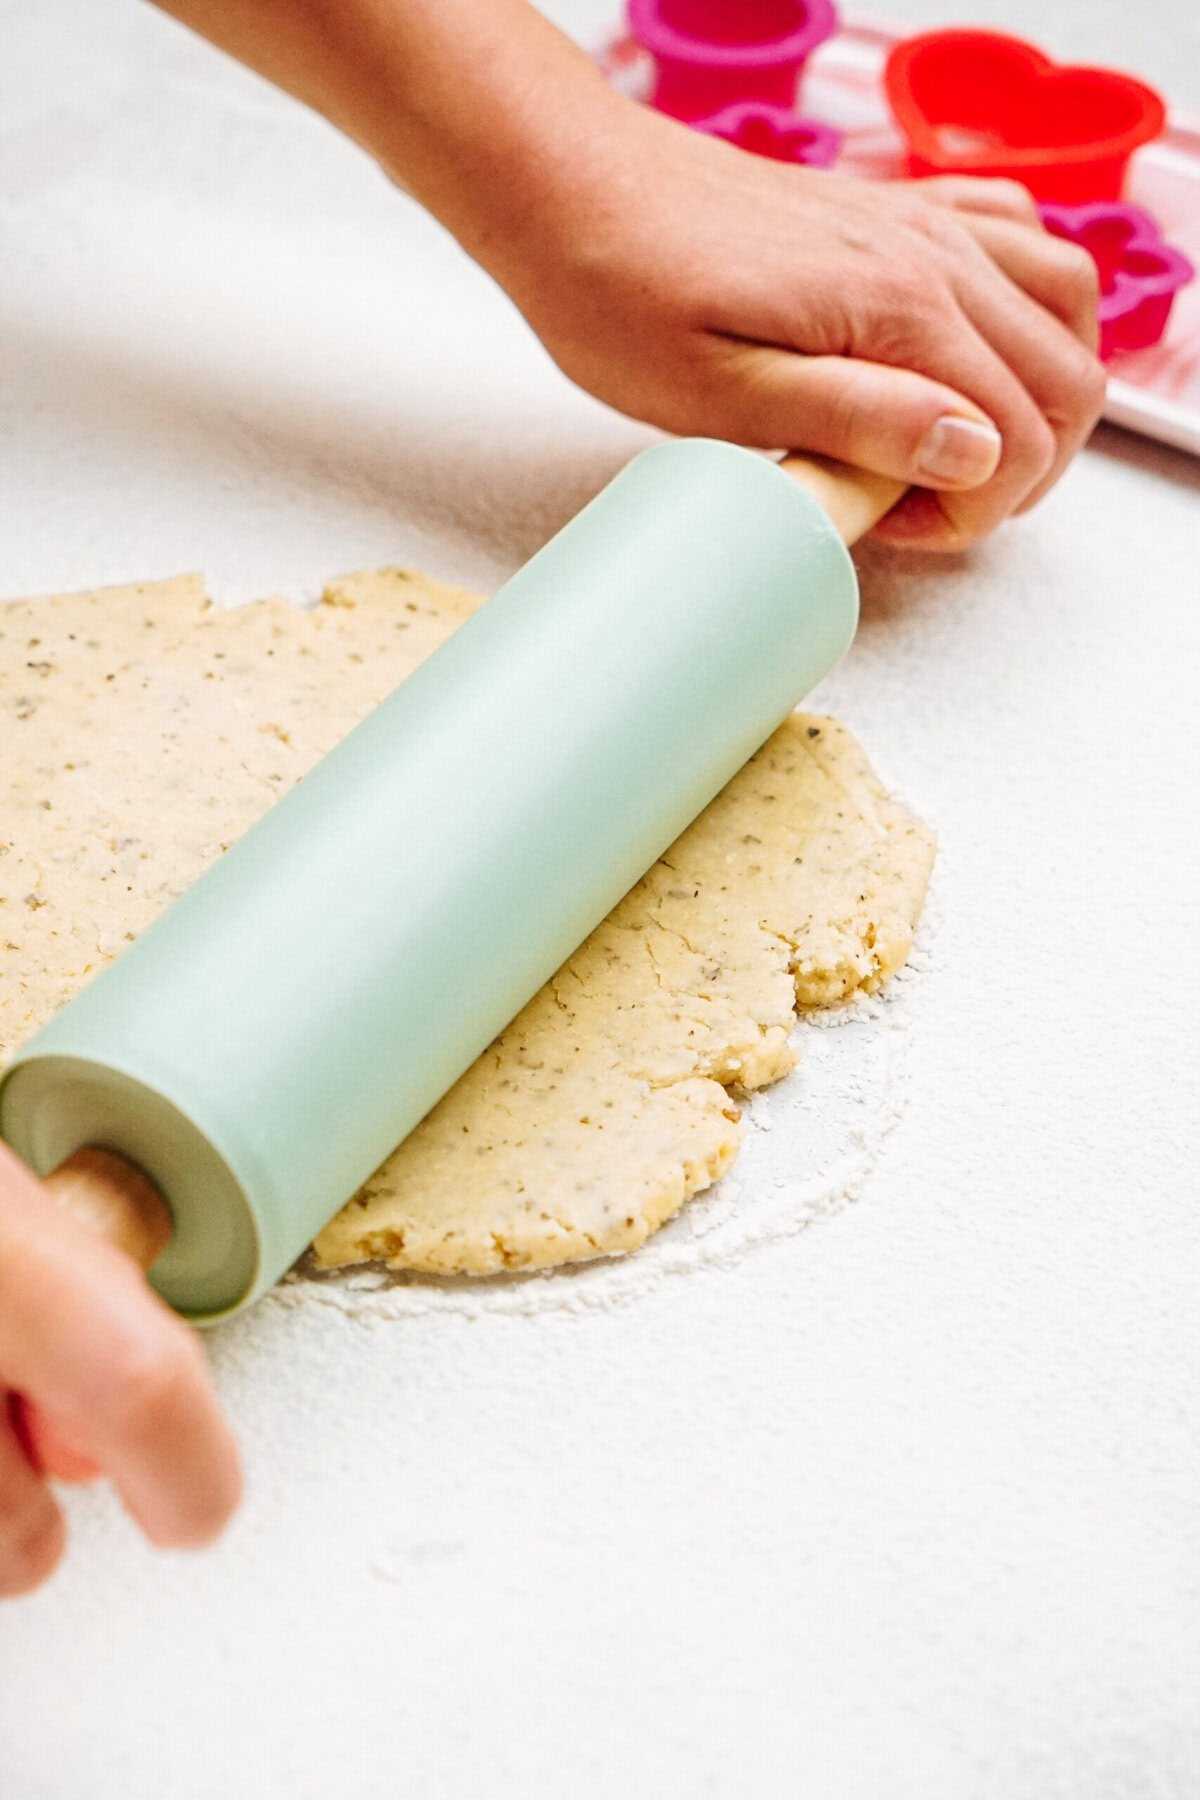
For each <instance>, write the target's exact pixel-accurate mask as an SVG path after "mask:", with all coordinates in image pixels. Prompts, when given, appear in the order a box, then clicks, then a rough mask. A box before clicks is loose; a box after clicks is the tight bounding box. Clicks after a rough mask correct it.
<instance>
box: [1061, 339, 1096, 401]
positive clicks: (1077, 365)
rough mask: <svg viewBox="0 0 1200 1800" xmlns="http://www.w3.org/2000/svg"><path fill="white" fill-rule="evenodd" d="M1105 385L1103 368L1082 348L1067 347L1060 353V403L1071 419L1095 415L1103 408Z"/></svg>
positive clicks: (1078, 345) (1073, 345)
mask: <svg viewBox="0 0 1200 1800" xmlns="http://www.w3.org/2000/svg"><path fill="white" fill-rule="evenodd" d="M1107 387H1108V382H1107V377H1106V376H1105V373H1104V365H1103V363H1102V362H1100V360H1099V359H1098V358H1097V357H1095V356H1093V355H1092V353H1091V352H1090V351H1089V350H1086V349H1085V348H1084V346H1083V345H1082V344H1077V343H1074V342H1073V343H1071V344H1070V345H1069V346H1068V348H1067V349H1066V350H1065V351H1064V353H1063V366H1062V379H1061V384H1060V388H1061V397H1062V398H1061V403H1062V405H1063V406H1064V407H1065V409H1066V410H1067V411H1068V412H1069V414H1070V416H1071V417H1072V418H1081V419H1082V418H1087V417H1090V416H1092V415H1093V414H1098V413H1099V412H1101V411H1102V409H1103V406H1104V400H1105V395H1106V392H1107Z"/></svg>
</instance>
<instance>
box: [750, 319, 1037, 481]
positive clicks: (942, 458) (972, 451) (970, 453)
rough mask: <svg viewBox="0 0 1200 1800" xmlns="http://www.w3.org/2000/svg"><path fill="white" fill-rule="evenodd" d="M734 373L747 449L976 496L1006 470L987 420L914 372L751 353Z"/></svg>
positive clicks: (761, 350)
mask: <svg viewBox="0 0 1200 1800" xmlns="http://www.w3.org/2000/svg"><path fill="white" fill-rule="evenodd" d="M731 372H732V373H733V374H734V376H735V379H736V378H737V377H739V376H740V378H741V385H742V388H743V394H744V399H743V401H742V403H741V406H739V408H738V410H739V412H742V411H743V410H744V412H745V414H746V417H745V421H744V422H745V424H746V425H747V426H750V428H751V429H750V435H749V436H748V437H747V436H742V441H743V442H751V443H759V444H765V443H771V444H777V445H784V446H786V448H787V449H789V450H815V451H817V452H818V453H819V454H820V455H822V456H832V457H835V458H836V459H837V460H838V461H839V462H847V463H853V464H854V465H855V466H856V467H858V468H860V469H871V470H873V471H874V472H875V473H876V474H877V475H890V476H892V477H893V478H894V479H895V480H897V481H905V482H908V483H909V484H910V485H911V486H914V487H923V488H950V489H954V490H960V489H964V488H974V487H979V486H981V485H982V484H983V483H984V482H985V481H987V480H989V479H990V478H991V476H992V475H994V474H995V472H996V466H997V464H998V463H999V461H1000V452H1001V450H1002V448H1003V443H1002V440H1001V437H1000V433H999V431H997V429H996V427H995V425H993V423H992V421H991V420H990V419H989V418H988V416H987V414H986V413H985V412H982V411H981V410H980V408H979V407H977V406H976V405H975V404H974V403H973V402H972V401H970V400H966V399H964V398H963V396H962V395H961V394H959V393H957V392H956V391H955V389H954V388H951V387H946V386H944V385H943V384H942V383H941V382H940V381H930V380H929V379H928V378H927V377H926V376H924V375H918V374H917V373H916V372H915V371H914V370H912V369H894V368H891V367H889V366H888V365H887V364H886V363H873V362H860V361H858V360H857V358H854V357H849V356H797V355H795V354H793V353H791V352H788V351H783V350H771V349H767V348H766V347H765V346H759V345H747V346H746V347H745V348H744V350H743V351H742V353H741V356H740V357H739V361H738V363H737V364H735V366H734V369H733V370H732V371H731ZM739 435H742V434H741V433H739Z"/></svg>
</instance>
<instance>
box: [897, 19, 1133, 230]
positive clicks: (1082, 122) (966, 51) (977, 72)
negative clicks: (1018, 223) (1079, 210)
mask: <svg viewBox="0 0 1200 1800" xmlns="http://www.w3.org/2000/svg"><path fill="white" fill-rule="evenodd" d="M884 86H885V89H886V92H887V97H888V102H889V104H890V106H891V109H892V112H893V114H894V116H895V119H896V123H897V124H898V125H899V127H900V129H901V131H902V132H903V134H904V136H905V138H906V139H907V142H908V150H909V158H908V161H909V169H910V171H911V172H912V173H913V174H914V175H945V174H959V175H1008V176H1011V177H1012V178H1014V179H1015V180H1017V181H1020V182H1023V183H1024V185H1025V186H1026V187H1027V188H1028V189H1029V190H1030V192H1031V193H1033V194H1034V195H1036V197H1037V198H1038V199H1039V200H1058V201H1080V200H1115V199H1117V198H1118V196H1119V195H1120V192H1121V187H1122V184H1123V182H1124V179H1125V169H1126V165H1127V164H1128V161H1129V158H1130V157H1131V156H1132V154H1133V152H1134V151H1135V150H1136V149H1137V148H1138V146H1139V145H1141V144H1148V143H1149V142H1150V141H1151V139H1152V138H1156V137H1158V136H1159V135H1160V133H1161V132H1162V130H1163V127H1164V125H1165V123H1166V109H1165V107H1164V106H1163V103H1162V100H1161V99H1160V98H1159V96H1158V95H1157V94H1156V93H1155V92H1154V90H1153V89H1152V88H1148V87H1147V86H1146V85H1145V83H1144V82H1141V81H1135V80H1134V78H1133V76H1132V75H1122V74H1120V73H1118V71H1116V70H1115V69H1085V68H1073V67H1067V66H1065V65H1063V64H1060V63H1055V62H1052V61H1051V59H1050V58H1049V57H1048V56H1044V55H1043V54H1042V52H1041V51H1040V50H1038V49H1036V48H1035V47H1034V45H1032V44H1026V43H1023V42H1022V41H1021V39H1020V38H1012V37H1005V36H1003V35H1002V34H1000V33H999V32H993V31H929V32H923V33H922V34H921V35H920V36H918V37H912V38H908V39H907V40H906V41H905V42H904V43H902V44H897V45H896V48H895V49H894V50H893V51H892V53H891V55H890V56H889V57H888V61H887V69H886V71H885V75H884Z"/></svg>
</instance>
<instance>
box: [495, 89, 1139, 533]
mask: <svg viewBox="0 0 1200 1800" xmlns="http://www.w3.org/2000/svg"><path fill="white" fill-rule="evenodd" d="M612 104H614V105H615V102H614V103H612ZM618 127H619V128H618ZM572 149H573V150H574V151H575V155H574V158H573V159H572V158H571V157H564V158H563V159H562V163H561V166H559V167H558V168H557V169H556V168H554V167H553V166H550V167H549V168H548V169H547V170H546V171H545V172H544V174H543V176H542V190H541V193H540V194H539V195H538V196H537V212H536V229H534V228H532V227H527V228H526V229H525V230H524V231H523V232H521V233H516V232H514V233H511V234H510V235H509V236H508V237H507V238H505V239H503V240H502V241H501V242H499V243H495V242H494V243H493V244H492V246H491V247H490V249H491V260H492V263H493V272H494V273H496V274H497V275H498V277H499V279H500V280H501V281H502V282H503V283H504V285H505V286H507V288H508V290H509V292H510V294H511V295H512V296H513V298H514V299H515V300H516V302H517V304H518V306H520V307H521V309H522V310H523V311H524V313H525V315H526V317H527V318H528V319H529V321H530V323H531V324H532V325H533V327H534V329H535V330H536V331H537V332H538V334H539V335H540V336H541V338H542V340H543V342H544V343H545V345H546V347H547V349H548V350H549V351H550V353H551V355H552V356H553V357H554V358H555V360H556V361H557V362H558V363H559V365H560V367H561V368H563V369H564V370H565V371H566V373H567V374H568V375H570V376H572V377H573V379H574V380H576V381H577V382H579V384H580V385H581V386H582V387H585V388H587V389H589V390H590V391H591V392H592V393H594V394H596V395H598V396H599V397H600V398H601V399H602V400H606V401H607V402H609V404H610V405H613V406H616V407H618V408H620V409H621V410H622V411H623V412H627V413H631V414H633V415H635V416H636V417H638V418H642V419H646V420H648V421H649V422H650V423H652V424H655V425H660V426H662V427H664V428H665V429H667V430H669V431H672V432H678V433H682V434H685V435H705V436H712V437H727V438H732V439H733V440H734V441H735V442H738V443H743V444H752V445H758V446H761V447H763V448H787V449H790V450H812V451H817V452H820V453H822V454H824V455H828V456H833V457H836V458H838V459H840V460H842V461H845V462H851V463H857V464H860V465H861V466H862V467H864V468H868V469H873V470H876V471H877V472H878V473H880V474H882V475H888V476H892V477H894V478H895V479H897V480H900V481H906V482H908V483H910V484H911V491H910V492H909V493H908V494H907V495H906V497H905V498H904V499H903V500H902V501H901V503H900V505H899V506H898V507H897V508H896V509H895V510H894V511H893V512H892V513H890V514H889V515H888V517H887V518H886V519H885V520H884V521H883V522H882V523H881V524H880V525H879V526H878V527H877V528H876V535H877V536H880V537H883V538H885V539H889V540H891V541H894V542H903V543H906V544H913V545H920V546H921V547H922V548H926V549H933V550H957V549H961V548H962V547H963V546H964V545H966V544H969V543H971V542H973V541H974V540H976V539H978V538H980V537H982V536H983V535H985V534H986V533H987V532H988V531H990V530H991V529H992V528H993V527H994V526H996V525H997V524H999V523H1000V522H1001V520H1003V519H1004V518H1006V517H1008V516H1009V515H1010V514H1012V513H1014V512H1020V511H1023V510H1024V509H1025V508H1026V507H1028V506H1030V505H1032V504H1033V503H1034V502H1035V501H1037V500H1038V499H1039V498H1040V497H1041V496H1042V495H1043V494H1044V493H1045V492H1046V491H1047V489H1048V488H1049V487H1051V486H1052V485H1053V483H1054V482H1055V481H1056V480H1057V479H1058V477H1059V476H1060V475H1061V473H1062V472H1063V470H1064V469H1065V467H1066V466H1067V464H1068V463H1069V462H1070V460H1071V458H1072V456H1073V455H1074V453H1075V452H1076V450H1078V449H1079V447H1080V445H1081V444H1082V443H1083V442H1084V440H1085V439H1086V437H1087V436H1088V433H1089V432H1090V431H1091V429H1092V427H1093V425H1094V424H1095V422H1096V420H1097V418H1098V416H1099V414H1100V411H1101V408H1102V406H1103V402H1104V372H1103V369H1102V367H1101V365H1100V363H1099V362H1098V361H1097V359H1096V354H1095V350H1096V341H1097V327H1096V303H1097V294H1098V286H1097V277H1096V270H1095V265H1094V264H1093V262H1092V259H1091V258H1090V256H1088V254H1087V253H1086V252H1085V251H1083V250H1080V249H1079V248H1077V247H1076V246H1075V245H1072V244H1067V243H1063V242H1061V241H1060V240H1058V239H1057V238H1053V237H1051V236H1050V235H1049V234H1048V233H1047V232H1045V231H1044V230H1043V229H1042V227H1041V225H1040V222H1039V220H1038V216H1037V212H1036V209H1035V207H1034V204H1033V201H1032V200H1031V198H1030V196H1029V195H1028V194H1027V193H1026V192H1025V191H1024V189H1022V188H1020V187H1018V186H1016V184H1015V183H1011V182H1002V181H993V182H987V181H981V180H980V181H971V180H965V179H947V180H930V181H919V182H894V183H880V182H868V181H859V180H854V179H852V178H849V177H846V176H841V175H837V174H827V173H825V172H819V171H814V170H810V169H802V168H794V167H789V166H785V165H783V164H781V163H776V162H771V161H769V160H768V159H766V158H763V157H758V156H754V155H749V154H747V153H746V152H745V151H741V150H736V149H734V148H732V147H731V146H730V145H728V144H724V143H721V142H719V141H717V140H715V139H713V138H710V137H706V136H704V135H703V134H702V133H700V132H696V131H692V130H689V129H687V128H685V127H683V126H680V125H678V124H677V123H676V122H675V121H674V120H668V119H665V118H663V117H661V116H660V115H657V114H653V113H650V112H649V111H648V110H646V109H642V110H641V112H640V113H639V112H635V111H634V109H633V108H632V107H630V109H629V113H628V114H626V115H623V116H622V117H621V118H620V120H619V121H616V122H615V123H611V124H610V129H609V131H608V132H607V134H599V133H597V134H596V137H595V141H594V143H591V142H590V143H589V145H588V147H587V154H586V155H581V154H579V152H578V146H576V145H574V144H573V143H572ZM948 421H949V422H950V423H949V424H947V422H948ZM991 427H994V430H991V429H990V428H991Z"/></svg>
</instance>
